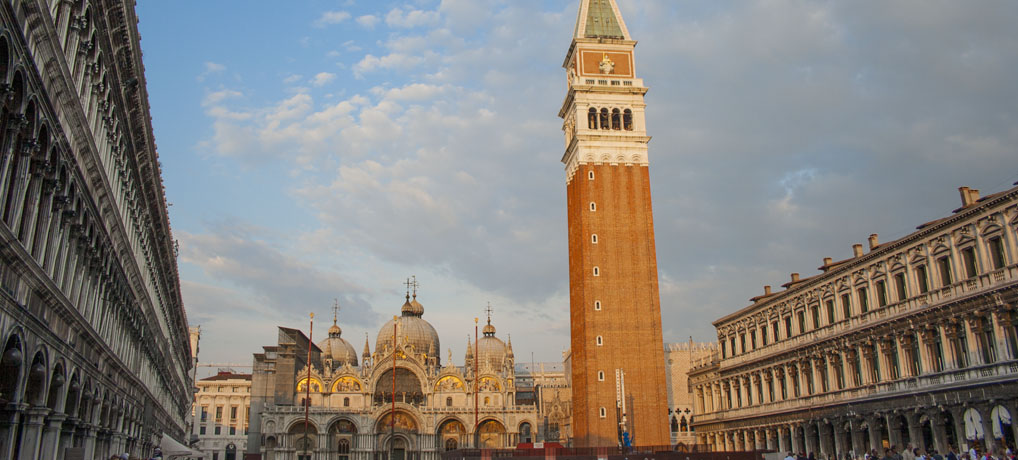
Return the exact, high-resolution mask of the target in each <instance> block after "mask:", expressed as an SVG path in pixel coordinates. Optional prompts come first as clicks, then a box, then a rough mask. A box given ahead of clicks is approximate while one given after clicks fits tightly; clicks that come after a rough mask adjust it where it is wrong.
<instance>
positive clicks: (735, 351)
mask: <svg viewBox="0 0 1018 460" xmlns="http://www.w3.org/2000/svg"><path fill="white" fill-rule="evenodd" d="M728 345H729V348H731V353H732V356H735V355H737V354H739V351H738V350H736V349H735V337H734V336H732V338H730V339H728Z"/></svg>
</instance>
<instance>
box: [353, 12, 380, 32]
mask: <svg viewBox="0 0 1018 460" xmlns="http://www.w3.org/2000/svg"><path fill="white" fill-rule="evenodd" d="M378 21H379V19H378V16H375V15H373V14H365V15H364V16H358V17H357V24H360V25H362V26H364V27H367V28H368V29H374V28H375V26H376V25H378Z"/></svg>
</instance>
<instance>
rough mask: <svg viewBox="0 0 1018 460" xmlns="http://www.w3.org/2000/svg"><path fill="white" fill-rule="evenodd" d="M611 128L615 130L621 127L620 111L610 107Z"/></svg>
mask: <svg viewBox="0 0 1018 460" xmlns="http://www.w3.org/2000/svg"><path fill="white" fill-rule="evenodd" d="M612 129H614V130H615V131H618V130H620V129H622V112H619V109H612Z"/></svg>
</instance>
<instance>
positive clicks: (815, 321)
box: [810, 305, 820, 329]
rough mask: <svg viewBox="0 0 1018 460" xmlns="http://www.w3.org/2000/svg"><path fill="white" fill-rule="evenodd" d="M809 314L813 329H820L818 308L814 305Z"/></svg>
mask: <svg viewBox="0 0 1018 460" xmlns="http://www.w3.org/2000/svg"><path fill="white" fill-rule="evenodd" d="M810 312H811V313H812V314H813V329H820V307H817V306H816V305H814V306H813V307H811V308H810Z"/></svg>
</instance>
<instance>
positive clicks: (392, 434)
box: [389, 316, 399, 460]
mask: <svg viewBox="0 0 1018 460" xmlns="http://www.w3.org/2000/svg"><path fill="white" fill-rule="evenodd" d="M397 323H399V317H398V316H393V317H392V412H391V413H389V460H392V445H393V441H395V438H396V324H397Z"/></svg>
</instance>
